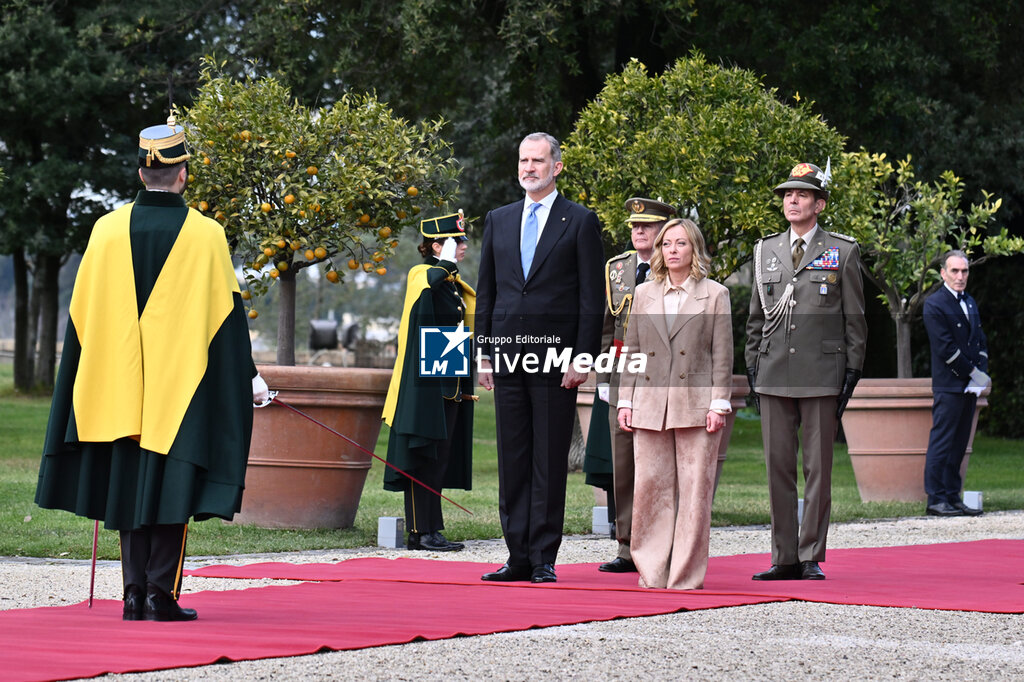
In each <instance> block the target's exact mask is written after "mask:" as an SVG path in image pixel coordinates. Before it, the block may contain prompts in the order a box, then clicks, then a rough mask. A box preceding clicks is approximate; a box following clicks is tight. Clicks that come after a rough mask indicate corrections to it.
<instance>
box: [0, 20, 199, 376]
mask: <svg viewBox="0 0 1024 682" xmlns="http://www.w3.org/2000/svg"><path fill="white" fill-rule="evenodd" d="M204 6H205V3H201V2H198V1H194V0H183V2H179V3H175V4H174V5H173V6H168V5H165V6H161V8H156V9H152V10H148V9H146V10H140V9H136V8H132V7H130V6H129V5H127V4H125V3H117V2H109V1H106V0H92V1H82V2H74V3H69V2H58V1H56V0H54V1H51V2H29V1H27V0H8V1H5V2H3V3H2V5H0V12H2V21H0V164H2V165H3V166H4V167H5V168H7V170H8V173H9V176H10V177H9V181H8V182H7V183H5V184H4V185H3V186H2V187H0V252H2V253H7V254H10V255H11V256H12V263H13V272H14V286H15V301H16V302H15V362H14V370H15V386H16V387H17V388H18V389H19V390H29V389H31V388H32V387H33V386H36V385H39V386H43V387H49V386H52V384H53V378H54V357H55V348H56V343H57V319H58V311H59V305H58V301H59V281H60V280H59V275H60V269H61V266H62V265H63V264H64V263H65V262H66V261H67V258H68V257H69V255H70V254H71V253H73V252H75V251H79V252H80V251H82V250H83V249H84V247H85V243H86V240H87V238H88V232H89V229H90V228H91V226H92V224H93V222H94V221H95V220H96V218H97V217H98V216H99V215H101V214H102V213H104V212H106V211H107V210H109V209H110V208H111V207H112V206H111V204H112V203H114V202H115V201H117V200H120V199H123V198H125V197H127V196H129V195H130V193H132V191H133V190H134V189H136V188H137V187H138V178H137V176H136V174H135V166H136V164H135V162H134V150H135V149H136V146H137V140H136V134H137V133H138V131H139V130H141V129H142V128H143V127H145V126H146V125H150V124H152V123H153V121H154V120H156V121H159V120H162V119H163V118H166V113H165V112H166V107H167V96H168V95H167V93H168V87H169V86H168V83H169V82H172V83H173V82H174V81H175V79H174V77H173V74H174V71H173V69H174V68H176V67H178V66H180V63H181V61H182V60H184V61H187V55H188V54H190V53H191V52H192V51H193V50H195V49H196V47H195V46H196V45H197V41H198V40H199V37H200V36H201V35H202V29H203V27H204V26H206V25H208V24H209V23H210V22H211V21H215V19H212V18H210V17H211V15H208V14H206V13H205V12H202V11H200V9H201V8H202V7H204ZM186 29H187V30H186ZM182 80H186V82H187V78H186V79H182ZM160 112H162V113H160ZM37 347H38V358H37V357H36V348H37Z"/></svg>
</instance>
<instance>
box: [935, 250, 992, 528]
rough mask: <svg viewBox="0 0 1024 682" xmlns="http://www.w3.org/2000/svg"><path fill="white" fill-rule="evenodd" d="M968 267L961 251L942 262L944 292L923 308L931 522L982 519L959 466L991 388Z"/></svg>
mask: <svg viewBox="0 0 1024 682" xmlns="http://www.w3.org/2000/svg"><path fill="white" fill-rule="evenodd" d="M969 270H970V264H969V263H968V260H967V254H965V253H964V252H963V251H949V252H947V253H946V254H945V255H944V256H943V257H942V267H941V269H940V270H939V274H941V275H942V282H943V286H942V287H941V288H939V290H938V291H936V292H935V293H934V294H932V295H931V296H929V297H928V298H927V300H925V302H924V327H925V329H926V330H927V331H928V343H929V344H930V345H931V349H932V394H933V401H934V402H933V403H932V430H931V433H930V434H929V436H928V454H927V455H925V463H924V489H925V492H926V493H928V508H927V510H926V511H927V513H928V514H929V515H931V516H965V515H966V516H978V515H979V514H981V510H980V509H973V508H971V507H968V506H967V505H966V504H964V502H963V500H962V499H961V498H960V489H961V488H962V487H963V479H962V478H961V477H960V464H961V462H963V459H964V453H965V452H966V451H967V441H968V440H970V437H971V424H972V422H973V421H974V408H975V405H976V404H977V402H978V396H979V395H980V394H981V392H982V391H983V390H984V389H985V388H987V387H988V386H989V384H990V383H991V381H990V379H989V376H988V373H987V372H988V343H987V341H986V339H985V332H983V331H982V329H981V316H980V315H979V314H978V306H977V305H976V304H975V303H974V299H973V298H971V296H970V294H968V293H967V292H966V291H965V290H966V289H967V275H968V274H969Z"/></svg>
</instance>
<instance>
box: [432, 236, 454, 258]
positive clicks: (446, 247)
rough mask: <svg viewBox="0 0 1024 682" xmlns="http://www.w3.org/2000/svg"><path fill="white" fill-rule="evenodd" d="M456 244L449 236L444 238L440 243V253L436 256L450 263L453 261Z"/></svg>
mask: <svg viewBox="0 0 1024 682" xmlns="http://www.w3.org/2000/svg"><path fill="white" fill-rule="evenodd" d="M456 246H458V244H456V243H455V240H454V239H452V238H451V237H448V239H445V240H444V244H442V245H441V255H440V256H438V257H437V259H438V260H446V261H448V262H450V263H454V262H455V247H456Z"/></svg>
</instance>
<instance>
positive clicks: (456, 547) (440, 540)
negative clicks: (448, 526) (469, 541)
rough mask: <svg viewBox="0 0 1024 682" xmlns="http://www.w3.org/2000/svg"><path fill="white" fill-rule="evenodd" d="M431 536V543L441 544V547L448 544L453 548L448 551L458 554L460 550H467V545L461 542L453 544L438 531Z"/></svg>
mask: <svg viewBox="0 0 1024 682" xmlns="http://www.w3.org/2000/svg"><path fill="white" fill-rule="evenodd" d="M430 535H431V536H432V540H431V542H433V543H434V544H439V545H443V544H447V545H448V546H449V547H451V549H450V550H448V551H451V552H458V551H460V550H463V549H466V545H464V544H462V543H461V542H452V541H451V540H449V539H448V538H446V537H445V536H443V535H441V531H439V530H438V531H434V532H433V533H431V534H430Z"/></svg>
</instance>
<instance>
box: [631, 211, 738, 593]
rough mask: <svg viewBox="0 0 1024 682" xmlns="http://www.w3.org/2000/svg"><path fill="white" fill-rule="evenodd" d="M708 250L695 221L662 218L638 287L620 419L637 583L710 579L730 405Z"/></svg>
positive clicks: (723, 304) (725, 294)
mask: <svg viewBox="0 0 1024 682" xmlns="http://www.w3.org/2000/svg"><path fill="white" fill-rule="evenodd" d="M710 262H711V259H710V257H709V256H708V253H707V248H706V247H705V245H704V236H703V235H702V234H701V232H700V229H699V228H698V227H697V225H696V224H695V223H694V222H693V221H691V220H671V221H669V222H667V223H665V226H664V227H663V228H662V229H661V232H660V233H659V234H658V237H657V239H656V240H655V242H654V256H653V258H652V259H651V272H652V273H653V274H654V277H655V280H654V281H649V282H647V283H645V284H641V285H640V286H639V287H637V289H636V295H635V298H634V302H633V314H632V316H631V319H630V325H629V328H628V329H627V330H626V339H625V345H626V346H627V347H628V348H629V352H640V353H644V354H645V355H646V356H647V367H646V370H645V371H644V372H643V373H626V374H624V375H623V378H622V386H621V388H620V390H619V403H618V408H619V412H618V420H619V426H620V427H621V428H622V429H624V430H626V431H632V432H633V443H634V453H635V454H634V457H635V460H636V478H635V481H634V484H633V485H634V490H633V528H632V535H633V538H632V544H631V546H630V550H631V553H632V555H633V561H634V563H635V564H636V567H637V570H638V571H639V572H640V586H641V587H653V588H666V587H667V588H671V589H679V590H686V589H697V588H701V587H703V586H704V574H705V573H706V572H707V566H708V541H709V539H710V535H711V500H712V495H713V493H714V486H715V466H716V461H717V453H718V442H719V439H720V438H721V435H722V433H721V430H722V426H723V425H724V424H725V417H724V416H723V415H726V414H728V413H729V412H730V411H731V408H730V405H729V397H730V394H731V391H732V353H733V348H732V324H731V321H730V308H729V290H728V289H726V288H725V287H724V286H722V285H721V284H719V283H718V282H713V281H711V280H709V279H707V273H708V271H709V265H710Z"/></svg>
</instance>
